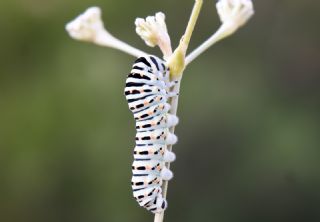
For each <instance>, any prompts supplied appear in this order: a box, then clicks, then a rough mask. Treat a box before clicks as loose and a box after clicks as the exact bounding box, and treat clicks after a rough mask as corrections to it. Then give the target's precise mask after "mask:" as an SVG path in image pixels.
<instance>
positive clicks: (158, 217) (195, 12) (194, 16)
mask: <svg viewBox="0 0 320 222" xmlns="http://www.w3.org/2000/svg"><path fill="white" fill-rule="evenodd" d="M202 2H203V1H202V0H195V4H194V6H193V9H192V13H191V16H190V19H189V22H188V25H187V28H186V31H185V34H184V36H183V37H182V39H181V40H180V44H179V46H178V47H177V49H176V50H175V52H174V53H173V54H172V56H171V58H169V65H170V61H171V62H172V61H173V63H175V62H176V63H178V64H179V63H180V62H177V61H174V60H179V59H181V55H182V56H183V57H182V60H183V62H182V64H181V65H182V66H183V67H180V68H181V69H177V70H179V73H176V74H175V75H172V76H171V77H172V78H177V79H178V83H177V84H176V85H175V86H174V87H173V89H172V91H173V92H179V91H180V84H181V78H182V73H183V70H184V67H185V62H184V60H185V55H186V51H187V49H188V46H189V42H190V39H191V36H192V32H193V30H194V27H195V25H196V22H197V20H198V17H199V14H200V10H201V6H202ZM179 54H180V55H179ZM178 101H179V96H175V97H172V98H171V100H170V105H171V108H170V114H172V115H177V110H178ZM174 130H175V126H173V127H171V128H170V129H169V131H170V133H172V134H174ZM167 150H168V151H171V150H172V145H168V146H167ZM166 167H167V168H168V169H170V163H166ZM167 191H168V181H164V182H163V184H162V195H163V198H166V196H167ZM163 218H164V211H162V212H161V213H156V214H155V217H154V222H162V221H163Z"/></svg>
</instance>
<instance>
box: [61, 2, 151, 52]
mask: <svg viewBox="0 0 320 222" xmlns="http://www.w3.org/2000/svg"><path fill="white" fill-rule="evenodd" d="M66 30H67V32H68V33H69V35H70V36H71V37H72V38H74V39H76V40H80V41H87V42H93V43H95V44H98V45H101V46H106V47H111V48H115V49H119V50H121V51H123V52H125V53H128V54H130V55H133V56H135V57H140V56H142V55H146V53H145V52H143V51H141V50H139V49H136V48H134V47H132V46H130V45H128V44H127V43H124V42H122V41H121V40H119V39H117V38H115V37H114V36H112V35H111V34H110V33H109V32H108V31H107V30H106V29H105V28H104V25H103V22H102V20H101V10H100V8H98V7H90V8H88V9H87V10H86V11H85V12H84V13H82V14H80V15H79V16H78V17H76V18H75V19H74V20H73V21H71V22H69V23H68V24H67V25H66Z"/></svg>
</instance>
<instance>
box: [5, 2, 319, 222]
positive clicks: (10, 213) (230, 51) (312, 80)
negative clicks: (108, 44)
mask: <svg viewBox="0 0 320 222" xmlns="http://www.w3.org/2000/svg"><path fill="white" fill-rule="evenodd" d="M92 5H98V6H100V7H101V8H102V10H103V19H104V22H105V24H106V26H107V28H108V30H109V31H110V32H111V33H113V34H114V35H115V36H117V37H119V38H120V39H122V40H124V41H126V42H129V43H130V44H132V45H135V46H137V47H138V48H141V49H143V50H148V51H149V52H150V53H155V54H156V55H160V53H159V51H158V49H151V48H147V46H145V45H144V43H143V41H142V40H140V39H139V37H138V36H137V35H136V34H135V31H134V25H133V22H134V19H135V18H136V17H145V16H147V15H151V14H154V13H155V12H157V11H163V12H165V13H166V15H167V25H168V29H169V32H170V34H171V38H172V42H173V45H174V46H176V45H177V43H178V41H179V38H180V36H181V35H182V33H183V31H184V29H185V26H186V23H187V20H188V17H189V14H190V11H191V8H192V5H193V1H192V0H188V1H185V0H179V1H172V0H162V1H147V0H137V1H127V0H117V1H112V0H96V1H89V0H78V1H63V0H53V1H49V0H47V1H40V0H1V1H0V30H1V31H0V58H1V59H0V221H1V222H37V221H39V222H42V221H46V222H57V221H59V222H88V221H93V222H105V221H108V222H123V221H130V222H138V221H139V222H141V221H152V220H153V216H152V215H151V214H149V213H148V212H146V211H145V210H143V209H142V208H139V207H138V206H137V204H136V202H135V201H134V200H133V198H132V194H131V187H130V179H131V169H130V168H131V162H132V155H131V154H132V149H133V147H134V137H135V130H134V121H133V117H132V115H131V113H130V111H129V110H128V108H127V104H126V101H125V98H124V96H123V88H124V82H125V78H126V75H127V74H128V72H129V70H130V67H131V65H132V62H133V61H134V58H132V57H130V56H128V55H126V54H123V53H122V52H119V51H115V50H113V49H108V48H102V47H98V46H94V45H91V44H85V43H81V42H76V41H74V40H72V39H70V38H69V37H68V35H67V33H66V32H65V30H64V26H65V24H66V22H68V21H70V20H71V19H73V18H74V17H75V16H77V15H78V14H79V13H81V12H83V11H84V10H85V9H86V8H87V7H89V6H92ZM254 5H255V9H256V14H255V16H254V18H253V19H252V20H251V21H250V22H249V24H248V25H247V26H246V27H245V28H243V29H241V30H240V31H239V32H238V33H237V34H236V35H234V36H232V37H230V38H228V39H226V40H224V41H222V42H220V43H219V44H217V45H215V46H214V47H212V48H211V49H210V50H209V51H207V52H206V53H205V54H203V55H202V56H201V57H200V58H198V59H197V60H195V61H194V62H193V63H192V64H191V65H190V66H189V67H188V68H187V70H186V71H185V75H184V78H183V82H182V89H181V97H180V98H181V99H180V105H179V112H178V113H179V117H180V124H179V126H178V127H177V131H176V132H177V135H178V137H179V143H178V144H177V145H175V146H174V151H175V152H176V154H177V160H176V162H175V163H174V164H172V169H173V171H174V173H175V177H174V180H172V181H171V182H170V184H169V197H168V198H169V208H168V210H167V212H166V218H165V221H185V222H187V221H190V222H191V221H217V222H254V221H259V222H287V221H288V222H289V221H290V222H292V221H299V222H300V221H303V222H316V221H320V210H319V206H320V162H319V159H320V150H319V145H320V138H319V136H320V125H319V113H320V88H319V84H320V77H319V72H320V61H319V58H320V53H319V50H320V46H319V37H320V36H319V34H320V29H319V21H320V14H319V11H320V2H319V1H299V0H282V1H278V0H268V1H254ZM218 26H219V20H218V16H217V13H216V10H215V7H214V1H213V0H210V1H209V0H205V1H204V7H203V11H202V14H201V16H200V19H199V22H198V25H197V28H196V30H195V33H194V36H193V39H192V43H191V46H190V49H192V48H195V47H196V46H197V45H198V44H200V43H201V42H202V41H203V40H204V39H206V38H207V37H208V36H209V35H211V33H213V32H214V31H215V30H216V29H217V27H218Z"/></svg>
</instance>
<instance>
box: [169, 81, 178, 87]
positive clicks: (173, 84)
mask: <svg viewBox="0 0 320 222" xmlns="http://www.w3.org/2000/svg"><path fill="white" fill-rule="evenodd" d="M178 83H179V81H178V80H176V81H172V82H169V83H168V84H167V87H168V88H171V87H172V86H175V85H177V84H178Z"/></svg>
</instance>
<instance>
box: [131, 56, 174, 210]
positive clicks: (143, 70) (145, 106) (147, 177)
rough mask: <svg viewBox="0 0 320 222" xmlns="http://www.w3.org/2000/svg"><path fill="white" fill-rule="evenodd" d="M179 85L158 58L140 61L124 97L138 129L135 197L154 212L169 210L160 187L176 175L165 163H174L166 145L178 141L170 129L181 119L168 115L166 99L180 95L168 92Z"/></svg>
mask: <svg viewBox="0 0 320 222" xmlns="http://www.w3.org/2000/svg"><path fill="white" fill-rule="evenodd" d="M176 83H177V81H174V82H170V78H169V69H168V67H167V66H166V65H165V63H164V61H162V60H161V59H159V58H157V57H156V56H144V57H140V58H138V59H137V60H136V61H135V63H134V64H133V66H132V70H131V73H130V74H129V75H128V77H127V80H126V87H125V96H126V99H127V101H128V105H129V109H130V110H131V111H132V112H133V115H134V118H135V120H136V130H137V134H136V146H135V148H134V161H133V164H132V173H133V175H132V180H131V185H132V190H133V196H134V198H135V199H136V200H137V202H138V203H139V205H140V206H142V207H144V208H146V209H147V210H149V211H151V212H153V213H158V212H161V211H164V210H165V209H166V207H167V201H166V200H165V198H163V196H162V189H161V185H162V181H163V180H170V179H171V178H172V176H173V174H172V172H171V171H170V170H169V169H167V168H166V167H165V162H172V161H174V160H175V154H174V153H172V152H170V151H168V150H167V145H170V144H174V143H176V142H177V137H176V136H175V135H174V134H171V133H170V132H169V127H171V126H175V125H176V124H177V123H178V118H177V117H176V116H175V115H171V114H168V111H169V110H170V104H168V103H167V100H168V98H169V97H172V96H176V95H177V93H176V92H169V89H170V88H171V87H172V86H173V85H175V84H176Z"/></svg>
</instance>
